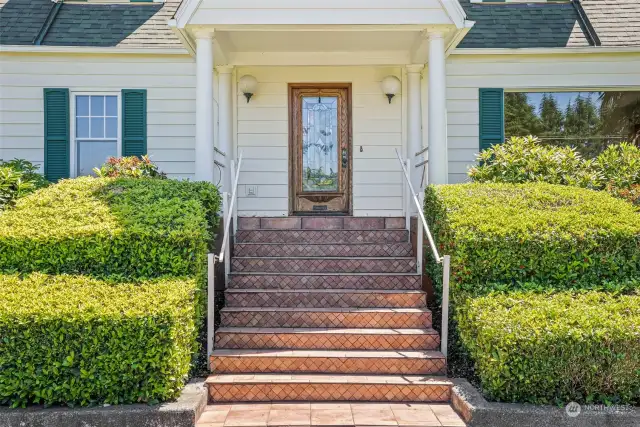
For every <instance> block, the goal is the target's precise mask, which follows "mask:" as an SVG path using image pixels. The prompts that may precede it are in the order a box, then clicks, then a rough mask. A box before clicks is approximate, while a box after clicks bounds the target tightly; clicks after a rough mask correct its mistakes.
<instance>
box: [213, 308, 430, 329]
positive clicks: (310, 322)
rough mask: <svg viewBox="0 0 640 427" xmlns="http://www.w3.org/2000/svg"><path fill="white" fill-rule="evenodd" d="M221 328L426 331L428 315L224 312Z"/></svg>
mask: <svg viewBox="0 0 640 427" xmlns="http://www.w3.org/2000/svg"><path fill="white" fill-rule="evenodd" d="M221 316H222V326H227V327H251V328H428V327H431V313H430V312H421V313H395V312H382V313H354V312H313V313H310V312H304V311H298V312H277V311H259V312H256V311H232V312H229V311H223V312H222V313H221Z"/></svg>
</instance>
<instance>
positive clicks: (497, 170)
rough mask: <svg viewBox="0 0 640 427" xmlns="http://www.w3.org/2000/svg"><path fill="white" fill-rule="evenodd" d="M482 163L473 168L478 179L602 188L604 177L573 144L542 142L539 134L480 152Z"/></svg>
mask: <svg viewBox="0 0 640 427" xmlns="http://www.w3.org/2000/svg"><path fill="white" fill-rule="evenodd" d="M478 160H479V165H478V166H475V167H472V168H471V169H470V170H469V176H470V177H471V179H472V180H473V181H475V182H510V183H518V184H520V183H525V182H548V183H550V184H561V185H576V186H579V187H586V188H598V187H599V186H600V185H601V181H602V177H601V176H600V175H598V173H597V171H596V170H595V169H594V168H593V161H590V160H585V159H583V158H582V157H581V156H580V154H578V152H577V151H576V150H575V149H573V148H571V147H555V146H548V145H540V144H538V142H537V138H534V137H532V136H529V137H524V138H520V137H513V138H511V139H510V140H509V141H507V142H506V143H504V144H498V145H494V146H493V147H491V148H489V149H486V150H484V151H482V152H481V153H480V154H479V155H478Z"/></svg>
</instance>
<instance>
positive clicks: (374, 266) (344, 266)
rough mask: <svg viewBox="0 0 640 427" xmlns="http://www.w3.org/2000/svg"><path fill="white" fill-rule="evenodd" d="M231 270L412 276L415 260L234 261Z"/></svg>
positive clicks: (302, 259) (264, 259) (263, 258)
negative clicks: (400, 274) (403, 274)
mask: <svg viewBox="0 0 640 427" xmlns="http://www.w3.org/2000/svg"><path fill="white" fill-rule="evenodd" d="M231 270H233V271H237V272H245V271H246V272H254V273H288V272H291V273H306V272H309V273H411V272H415V271H416V260H415V258H413V257H405V258H389V257H387V258H328V257H320V258H314V257H312V258H269V257H234V258H233V259H232V260H231Z"/></svg>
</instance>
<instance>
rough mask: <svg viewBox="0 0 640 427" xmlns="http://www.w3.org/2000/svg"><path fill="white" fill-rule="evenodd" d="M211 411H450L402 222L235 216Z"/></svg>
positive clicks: (210, 382) (210, 383)
mask: <svg viewBox="0 0 640 427" xmlns="http://www.w3.org/2000/svg"><path fill="white" fill-rule="evenodd" d="M238 228H239V230H238V233H237V243H236V245H235V248H234V255H233V258H232V261H231V266H232V273H231V280H230V283H228V284H227V290H226V292H225V296H226V306H225V308H223V309H222V312H221V327H220V328H219V329H218V330H217V331H216V339H215V350H214V352H213V355H212V357H211V361H210V362H211V368H212V371H213V374H212V375H211V376H210V377H209V378H208V379H207V386H208V389H209V400H210V402H218V403H219V402H260V401H380V402H399V401H400V402H401V401H410V402H416V401H420V402H448V401H449V400H450V393H451V383H450V382H448V381H447V380H446V378H445V377H444V375H445V374H446V359H445V357H444V355H443V354H442V353H441V352H440V351H439V350H438V348H439V345H440V337H439V335H438V333H437V332H436V331H434V330H433V329H432V328H431V312H430V311H429V310H428V309H427V308H426V297H425V294H424V293H423V292H422V291H421V280H420V276H419V275H418V274H417V273H416V262H415V258H414V257H413V255H412V248H411V244H410V243H409V235H408V233H409V232H408V231H407V230H406V229H405V224H404V218H368V217H367V218H356V217H288V218H240V219H239V224H238Z"/></svg>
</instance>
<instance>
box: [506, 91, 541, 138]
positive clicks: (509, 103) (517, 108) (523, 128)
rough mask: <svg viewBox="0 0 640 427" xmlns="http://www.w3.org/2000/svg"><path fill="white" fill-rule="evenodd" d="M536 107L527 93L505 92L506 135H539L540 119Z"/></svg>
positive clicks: (508, 136) (509, 136)
mask: <svg viewBox="0 0 640 427" xmlns="http://www.w3.org/2000/svg"><path fill="white" fill-rule="evenodd" d="M535 111H536V107H535V106H534V105H531V104H529V100H528V98H527V94H526V93H523V92H518V93H514V92H510V93H505V94H504V115H505V136H506V137H507V139H508V138H511V137H512V136H528V135H538V133H539V132H540V119H538V116H536V112H535Z"/></svg>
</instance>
